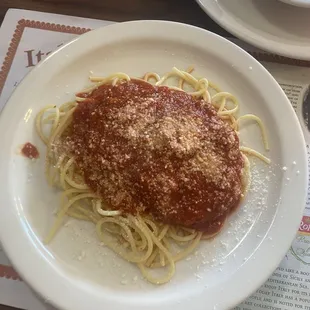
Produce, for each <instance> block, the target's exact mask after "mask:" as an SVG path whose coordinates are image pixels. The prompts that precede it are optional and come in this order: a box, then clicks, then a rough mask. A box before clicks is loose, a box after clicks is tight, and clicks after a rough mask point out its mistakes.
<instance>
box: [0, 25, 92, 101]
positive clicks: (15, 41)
mask: <svg viewBox="0 0 310 310" xmlns="http://www.w3.org/2000/svg"><path fill="white" fill-rule="evenodd" d="M26 27H28V28H34V29H41V30H50V31H57V32H64V33H73V34H83V33H85V32H88V31H90V30H91V29H89V28H80V27H73V26H66V25H60V24H53V23H45V22H39V21H35V20H28V19H21V20H19V21H18V23H17V25H16V29H15V31H14V34H13V37H12V40H11V42H10V45H9V48H8V51H7V53H6V57H5V59H4V61H3V64H2V67H1V70H0V95H1V92H2V90H3V86H4V83H5V81H6V78H7V76H8V74H9V71H10V68H11V66H12V62H13V60H14V57H15V54H16V51H17V48H18V45H19V43H20V40H21V38H22V35H23V33H24V29H25V28H26Z"/></svg>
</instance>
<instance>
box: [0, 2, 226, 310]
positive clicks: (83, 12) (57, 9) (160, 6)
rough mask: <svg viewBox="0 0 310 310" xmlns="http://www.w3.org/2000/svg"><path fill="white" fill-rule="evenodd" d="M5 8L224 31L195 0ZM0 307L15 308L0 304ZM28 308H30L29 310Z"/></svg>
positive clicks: (5, 5)
mask: <svg viewBox="0 0 310 310" xmlns="http://www.w3.org/2000/svg"><path fill="white" fill-rule="evenodd" d="M9 8H18V9H26V10H34V11H41V12H48V13H56V14H65V15H72V16H80V17H87V18H97V19H106V20H112V21H118V22H120V21H128V20H134V19H163V20H172V21H178V22H183V23H187V24H191V25H195V26H198V27H202V28H205V29H207V30H210V31H212V32H215V33H217V34H220V35H222V36H227V35H228V33H227V32H226V31H225V30H223V29H222V28H221V27H220V26H218V25H217V24H216V23H215V22H214V21H212V19H211V18H210V17H208V16H207V15H206V14H205V13H204V12H203V11H202V9H201V8H200V7H199V5H198V4H197V3H196V2H195V0H92V1H89V0H0V22H1V23H2V21H3V18H4V16H5V13H6V11H7V10H8V9H9ZM0 310H16V308H12V307H7V306H4V305H0ZM29 310H32V309H29Z"/></svg>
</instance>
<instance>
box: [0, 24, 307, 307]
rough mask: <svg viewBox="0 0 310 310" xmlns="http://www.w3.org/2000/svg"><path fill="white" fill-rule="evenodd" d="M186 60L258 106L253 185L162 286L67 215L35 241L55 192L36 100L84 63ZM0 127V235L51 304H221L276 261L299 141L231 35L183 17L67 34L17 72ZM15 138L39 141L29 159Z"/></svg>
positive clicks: (251, 131)
mask: <svg viewBox="0 0 310 310" xmlns="http://www.w3.org/2000/svg"><path fill="white" fill-rule="evenodd" d="M192 64H194V65H195V67H196V72H197V74H198V75H200V76H206V77H208V78H209V79H210V80H212V81H213V82H215V83H216V84H218V85H220V86H221V88H222V89H223V90H226V91H230V92H232V93H233V94H235V95H236V96H237V97H238V98H239V100H240V104H241V111H240V114H244V113H248V112H251V113H255V114H257V115H259V116H260V117H261V118H262V120H263V121H264V123H265V124H266V127H267V130H268V133H269V140H270V144H271V151H270V153H269V154H268V156H270V158H271V159H272V161H273V164H272V165H271V166H266V165H264V164H262V163H260V162H257V165H256V168H253V174H254V178H253V184H254V185H253V189H252V191H251V192H250V193H249V195H248V196H247V199H246V200H245V201H243V203H242V205H241V207H240V209H239V210H238V211H237V212H236V213H234V214H233V215H232V216H231V217H230V220H229V221H228V222H229V223H227V224H226V226H225V228H224V229H223V232H222V233H221V234H220V235H218V236H217V237H216V238H215V239H214V240H212V241H208V242H203V243H201V245H200V247H199V249H198V250H197V253H196V254H194V255H192V256H191V257H190V260H184V261H182V262H180V263H178V264H177V272H176V275H175V277H174V278H173V280H172V281H171V283H168V284H166V285H162V286H153V285H151V284H148V283H146V282H145V281H144V280H143V279H141V278H140V276H139V271H138V270H137V268H136V267H135V266H133V265H130V264H129V263H127V262H125V261H123V260H121V259H120V258H118V257H117V256H116V255H114V254H113V253H112V252H111V251H110V250H108V249H106V248H102V247H100V246H99V245H98V241H97V239H96V236H95V233H94V228H93V226H92V225H87V224H85V223H83V222H78V221H75V220H72V221H70V222H69V225H68V226H65V227H63V229H62V230H61V231H60V233H59V234H58V235H57V237H56V238H55V239H54V240H53V242H52V244H51V245H50V246H48V247H45V246H44V245H43V244H42V241H41V240H42V238H43V236H44V235H46V233H47V231H48V230H49V228H50V227H51V224H52V221H53V215H52V212H53V211H54V210H55V208H56V207H57V206H58V204H59V200H58V196H57V194H56V192H55V190H53V189H51V188H49V187H48V185H47V184H46V181H45V178H44V154H45V148H44V146H43V145H42V143H41V142H40V141H39V139H38V137H37V135H36V133H35V131H34V117H35V114H36V113H37V112H38V111H39V109H40V108H42V107H43V106H45V105H47V104H51V103H53V104H60V103H63V102H65V101H68V100H72V99H73V98H74V95H73V94H74V93H75V92H77V91H79V90H80V89H82V88H83V87H84V86H85V85H86V84H87V83H88V82H87V76H88V74H89V71H90V70H92V71H93V72H94V74H96V75H98V74H101V75H107V74H109V73H111V72H115V71H124V72H127V73H129V74H130V75H133V76H141V75H142V74H143V73H144V72H146V71H156V72H158V73H160V74H163V73H165V72H166V71H169V70H170V69H171V68H172V67H173V66H177V67H179V68H186V67H188V66H189V65H192ZM287 124H289V126H286V125H287ZM0 132H2V135H1V137H2V138H1V153H0V173H1V175H0V182H1V198H0V199H1V201H0V202H1V203H0V208H1V209H0V210H1V216H0V221H1V223H0V236H1V242H2V243H3V246H4V248H5V250H6V252H7V254H8V256H9V258H10V259H11V261H12V263H13V264H14V266H15V267H16V269H17V270H18V272H19V273H20V274H21V276H22V277H23V278H24V279H25V280H26V281H27V282H28V283H29V284H30V285H31V286H32V287H33V288H34V289H35V290H36V291H37V292H39V293H40V294H41V295H42V296H43V298H45V299H46V300H49V301H51V302H52V303H53V304H54V305H56V306H57V307H58V308H61V309H68V310H85V309H112V305H113V307H114V308H115V309H117V310H124V309H128V308H130V309H136V310H142V309H143V310H144V309H161V310H170V309H172V307H177V308H178V309H179V310H188V309H193V310H198V309H203V310H208V309H212V310H213V309H230V308H232V307H233V306H235V305H237V304H238V303H240V302H241V301H242V300H243V299H244V298H246V297H247V296H248V295H249V294H251V293H253V292H254V291H255V289H257V288H258V287H259V286H260V285H261V284H263V282H264V281H265V280H266V279H267V278H268V276H269V275H270V274H271V273H272V271H273V270H274V269H275V268H276V267H277V265H278V264H279V263H280V261H281V259H282V257H283V256H284V255H285V253H286V251H287V249H288V248H289V246H290V244H291V241H292V240H293V238H294V236H295V233H296V231H297V228H298V225H299V222H300V218H301V214H302V210H303V208H304V205H305V196H306V184H307V165H306V151H305V145H304V140H303V136H302V132H301V129H300V125H299V123H298V120H297V118H296V116H295V113H294V111H293V109H292V107H291V105H290V102H289V101H288V99H287V98H286V96H285V94H284V93H283V91H282V90H281V88H280V86H279V85H278V84H277V82H276V81H275V80H274V79H273V78H272V76H271V75H270V74H269V73H268V72H267V71H266V70H265V69H264V68H263V67H262V66H261V65H260V64H259V63H258V62H257V61H256V60H255V59H254V58H252V57H251V56H250V55H248V54H247V53H246V52H245V51H243V50H242V49H240V48H239V47H237V46H236V45H234V44H232V43H231V42H229V41H227V40H225V39H223V38H221V37H219V36H217V35H215V34H213V33H210V32H207V31H205V30H202V29H199V28H195V27H192V26H188V25H182V24H177V23H171V22H159V21H139V22H129V23H122V24H116V25H112V26H107V27H104V28H102V29H98V30H95V31H92V32H90V33H87V34H85V35H83V36H81V37H79V38H77V39H75V40H74V41H72V42H71V43H69V44H67V45H65V46H64V47H62V48H60V49H59V50H58V51H56V52H55V53H54V54H52V55H51V56H49V57H48V58H47V59H46V60H44V61H43V62H41V63H40V64H39V65H38V66H37V67H36V68H34V69H33V70H32V71H31V72H30V73H29V75H28V76H27V77H26V78H25V79H24V80H23V81H22V83H21V84H20V85H19V87H18V88H17V89H16V91H15V92H14V94H13V95H12V97H11V98H10V100H9V102H8V103H7V105H6V107H5V109H4V111H3V113H2V115H1V121H0ZM241 138H242V141H243V142H244V143H246V144H247V145H249V146H252V147H254V148H255V149H257V150H259V151H262V152H264V150H263V148H262V141H261V138H260V134H259V130H258V128H257V126H256V125H255V124H248V125H247V126H245V127H244V129H243V130H242V132H241ZM26 141H31V142H33V143H34V144H36V145H37V146H38V147H39V150H40V153H41V158H40V160H38V161H37V162H36V163H32V162H29V160H27V159H26V158H24V157H22V156H20V155H18V154H17V153H16V150H17V148H18V146H19V145H21V144H23V143H25V142H26ZM294 161H295V162H296V163H297V164H296V165H293V162H294ZM283 166H286V167H287V170H286V171H284V170H283V169H282V167H283ZM298 170H299V171H300V173H299V174H298V173H297V171H298ZM288 178H289V180H288ZM258 271H259V272H258ZM136 275H138V276H139V277H138V279H135V276H136Z"/></svg>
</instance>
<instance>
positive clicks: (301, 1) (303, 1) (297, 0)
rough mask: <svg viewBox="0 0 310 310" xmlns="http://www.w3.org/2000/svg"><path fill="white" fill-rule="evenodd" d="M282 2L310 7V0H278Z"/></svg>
mask: <svg viewBox="0 0 310 310" xmlns="http://www.w3.org/2000/svg"><path fill="white" fill-rule="evenodd" d="M280 1H282V2H284V3H287V4H291V5H295V6H300V7H303V8H310V1H309V0H280Z"/></svg>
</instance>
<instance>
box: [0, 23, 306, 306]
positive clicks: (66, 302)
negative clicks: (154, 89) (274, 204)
mask: <svg viewBox="0 0 310 310" xmlns="http://www.w3.org/2000/svg"><path fill="white" fill-rule="evenodd" d="M141 25H143V27H144V29H146V28H147V27H149V28H150V30H151V29H152V27H156V28H157V29H158V32H160V29H161V28H162V27H170V28H171V29H170V30H171V31H172V30H174V31H180V30H182V31H180V32H182V35H183V34H184V33H187V34H192V35H195V34H196V35H198V34H199V35H201V36H205V37H208V36H209V38H212V39H214V40H217V41H218V43H219V44H221V45H223V46H227V47H228V48H229V49H230V50H231V51H232V52H233V54H236V55H238V57H239V56H240V57H241V56H242V57H243V58H244V59H247V60H248V61H249V63H250V65H251V66H252V67H253V68H255V69H257V70H256V71H258V73H259V74H262V75H263V77H264V78H265V81H267V82H270V83H271V84H272V86H273V87H272V89H273V92H274V93H275V94H277V95H279V98H280V99H281V100H279V101H282V103H283V104H285V109H286V110H287V115H289V118H290V120H291V121H293V124H292V126H293V128H294V127H295V129H294V130H295V132H296V135H297V139H296V140H297V141H295V142H294V143H297V145H298V146H299V147H301V149H302V150H303V151H304V152H302V154H301V155H300V159H301V161H302V162H303V163H302V165H303V166H304V168H305V169H304V172H302V171H301V175H300V178H301V179H302V181H301V182H302V184H304V185H305V186H304V187H305V188H303V189H301V190H300V194H301V195H300V196H299V197H298V198H296V200H297V201H298V204H300V207H299V213H297V211H295V213H294V216H295V217H293V219H294V222H292V224H291V225H290V226H289V227H286V233H287V237H286V238H285V240H281V242H278V243H277V244H276V245H275V249H274V251H275V250H277V255H275V257H274V256H272V257H271V258H270V259H268V260H267V261H266V260H264V261H265V263H266V264H261V267H262V268H263V270H264V271H265V272H261V273H258V274H257V277H256V278H255V281H253V282H252V283H255V284H254V285H252V286H251V285H244V287H243V289H244V291H245V292H246V293H243V294H241V295H240V284H237V285H235V286H234V287H232V288H231V292H230V293H229V294H228V296H226V299H225V300H222V301H219V303H221V306H222V309H228V308H230V307H232V306H235V305H237V304H238V303H240V302H241V301H242V300H243V299H244V298H246V297H247V296H248V295H249V294H251V293H253V292H254V291H255V290H256V289H257V288H258V287H259V286H260V285H261V284H263V283H264V282H265V281H266V280H267V278H268V277H269V276H270V273H271V272H272V271H273V270H274V269H275V268H276V267H277V265H278V264H279V263H280V261H281V259H282V258H283V256H284V255H285V253H286V252H287V250H288V248H289V246H290V243H291V241H292V240H293V238H294V236H295V233H296V231H297V229H298V226H299V223H300V219H301V216H302V211H303V209H304V206H305V201H306V193H307V191H306V184H307V179H308V174H307V172H308V167H307V158H306V152H305V151H306V147H305V144H304V140H303V134H302V130H301V127H300V124H299V121H298V119H297V116H296V115H295V112H294V110H293V108H292V106H291V104H290V102H289V101H288V99H287V97H286V95H285V94H284V92H283V90H282V89H281V87H280V86H279V85H278V83H277V82H276V81H275V79H274V78H273V77H272V76H271V75H270V73H269V72H268V71H267V70H266V69H265V68H264V67H263V66H262V65H261V64H260V63H259V62H258V61H256V60H255V59H254V58H253V57H252V56H251V55H249V54H248V53H247V52H246V51H244V50H243V49H241V48H240V47H238V46H237V45H235V44H234V43H232V42H230V41H228V40H227V39H225V38H222V37H220V36H219V35H217V34H214V33H212V32H209V31H207V30H204V29H201V28H198V27H195V26H191V25H186V24H181V23H176V22H170V21H151V20H142V21H130V22H124V23H118V24H112V25H108V26H105V27H102V28H99V29H96V30H93V31H90V32H88V33H86V34H84V35H82V36H80V37H78V38H75V39H73V40H72V41H70V42H69V43H67V44H65V45H64V46H62V47H61V48H60V49H58V50H57V51H55V52H53V53H52V54H51V55H49V56H48V57H47V58H46V59H45V60H43V61H42V62H41V63H39V64H38V65H37V66H36V67H35V68H34V69H33V70H31V71H30V72H29V73H28V74H27V76H26V77H25V78H24V79H23V81H22V82H21V83H20V85H19V86H18V87H17V88H16V89H15V90H14V92H13V93H12V95H11V96H10V99H9V100H8V102H7V104H6V106H5V107H4V109H3V111H2V113H1V115H0V130H4V129H5V125H4V124H5V123H6V122H5V119H8V118H7V116H8V115H9V114H10V113H11V111H14V109H15V108H16V105H15V108H14V102H13V101H14V100H15V98H18V96H20V94H21V93H22V92H23V90H24V89H26V87H27V85H29V83H31V79H32V77H33V76H36V75H37V74H40V72H41V70H44V69H45V67H48V66H51V64H52V63H53V62H56V61H57V59H59V58H60V57H61V56H62V55H63V54H64V53H65V52H66V49H67V48H70V46H71V48H72V46H79V45H82V44H83V43H86V42H88V41H89V40H90V41H91V40H93V39H96V38H98V36H100V37H101V36H102V35H103V34H106V33H107V32H108V31H110V32H113V31H115V33H116V32H117V31H121V32H122V37H123V36H124V33H126V32H130V31H133V30H134V29H138V28H139V27H141ZM153 30H154V29H153ZM144 31H149V30H144ZM167 32H168V31H167ZM135 35H136V34H135ZM180 36H181V35H180ZM101 44H102V45H104V44H105V39H104V40H102V41H101ZM7 143H9V142H8V141H6V140H4V144H7ZM4 150H5V148H4ZM3 153H4V152H3ZM4 159H5V156H4V155H3V154H2V152H0V180H5V176H6V175H7V173H6V172H8V171H9V168H8V167H7V166H8V165H6V164H5V160H4ZM7 160H8V158H7ZM8 200H9V198H7V199H6V197H5V196H4V195H2V197H0V201H1V205H0V209H1V210H2V212H5V211H4V210H5V209H4V208H3V205H4V201H7V204H6V205H9V204H10V203H9V202H8ZM4 217H5V216H3V217H1V218H4ZM6 217H7V218H8V219H9V222H10V221H12V222H14V223H15V224H16V225H17V224H18V225H19V226H18V230H19V231H20V232H22V237H23V238H24V239H25V238H26V236H25V232H24V230H23V229H22V227H21V223H19V218H18V215H17V214H15V213H14V212H13V211H12V210H11V211H6ZM275 221H277V222H279V223H280V224H279V227H273V226H272V227H271V228H270V231H273V230H275V231H276V232H277V230H279V228H281V227H282V228H283V227H284V223H283V222H284V220H283V219H280V217H279V216H277V217H276V219H275ZM10 223H11V222H10ZM5 226H6V228H8V225H0V238H1V241H2V244H3V248H4V250H5V251H6V253H7V254H8V257H9V258H10V260H11V261H12V263H13V266H14V267H15V268H16V269H17V271H18V272H19V273H20V275H21V276H22V277H23V278H25V279H26V282H27V283H28V284H29V285H30V286H31V287H32V288H34V290H35V291H36V292H38V293H39V294H40V295H41V296H43V297H44V296H47V295H48V294H47V293H50V291H49V289H48V288H49V286H48V285H45V283H44V278H46V277H51V279H53V280H52V283H57V284H58V285H59V287H57V288H54V287H53V290H52V292H51V293H52V294H50V296H49V300H50V301H51V302H52V303H53V304H54V305H55V306H56V307H58V308H60V309H66V310H67V309H70V310H82V309H85V307H84V306H85V305H86V303H85V302H88V304H87V307H88V306H89V305H92V306H91V307H93V308H96V307H98V306H103V305H105V306H107V307H109V306H111V305H113V306H114V307H116V306H117V308H116V309H118V310H123V309H125V308H126V307H128V304H124V303H118V304H117V305H115V303H114V302H115V300H114V299H107V300H104V303H103V300H102V297H100V298H99V297H98V294H96V295H94V294H95V292H94V291H95V289H96V287H90V286H89V285H87V284H81V283H77V282H79V281H76V279H74V278H70V279H69V278H65V277H64V275H61V274H59V273H57V272H56V270H53V268H51V266H49V265H48V260H47V259H46V260H41V262H40V263H38V262H39V261H40V259H39V258H38V255H37V253H36V252H34V249H33V248H31V249H30V250H29V252H30V253H29V254H28V255H29V256H27V257H26V258H25V259H26V262H25V261H23V260H21V259H19V258H20V256H19V254H18V253H17V252H18V251H17V245H14V244H12V243H11V242H10V239H9V236H10V231H9V229H5ZM268 233H269V232H268ZM25 240H28V239H25ZM29 240H30V239H29ZM29 240H28V243H30V241H29ZM288 240H289V242H288ZM278 241H280V240H278ZM263 246H264V247H266V248H267V249H269V250H271V245H270V244H269V243H268V242H267V241H266V240H265V239H264V240H263V241H262V242H261V247H260V249H261V248H262V247H263ZM262 258H263V256H262ZM32 259H33V262H36V263H38V264H37V265H36V266H37V271H40V272H41V273H40V274H41V275H44V277H42V279H43V281H42V279H41V278H40V277H38V276H37V277H36V276H32V275H31V272H29V270H27V260H28V261H32ZM256 263H257V262H256ZM250 264H254V259H253V260H251V259H249V260H248V261H247V263H245V264H244V265H242V266H241V267H240V270H239V272H241V270H242V272H243V274H246V273H247V269H249V268H250V267H249V266H251V265H250ZM266 266H267V267H266ZM48 267H49V268H48ZM250 269H251V268H250ZM253 270H254V269H253V267H252V271H253ZM62 281H63V282H65V283H62ZM77 284H79V286H77ZM247 284H249V283H247ZM94 286H95V285H94ZM81 288H83V289H82V290H81ZM65 292H66V293H67V295H68V296H77V298H74V299H73V300H72V299H71V298H69V299H68V298H67V297H66V296H65V295H66V294H65ZM96 292H97V290H96ZM77 293H83V297H81V296H79V295H77ZM63 295H64V296H65V297H62V296H63ZM201 295H203V294H200V296H199V297H197V296H195V298H197V305H196V307H193V305H192V300H190V301H184V303H182V307H181V308H180V309H188V307H189V306H191V307H192V308H193V309H201V308H200V306H199V304H198V303H199V301H205V299H204V297H203V296H201ZM51 296H52V297H51ZM94 296H95V297H96V299H95V300H92V298H94ZM80 298H82V299H80ZM182 301H183V300H182ZM134 305H135V307H136V309H144V308H145V305H144V304H143V303H142V302H141V301H139V302H136V303H135V304H134ZM123 306H124V307H123ZM159 307H161V308H162V310H165V309H167V310H168V309H170V308H171V305H170V304H162V303H161V304H158V303H157V302H155V303H154V304H153V305H151V306H150V307H149V309H158V308H159ZM204 309H205V308H204Z"/></svg>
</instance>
